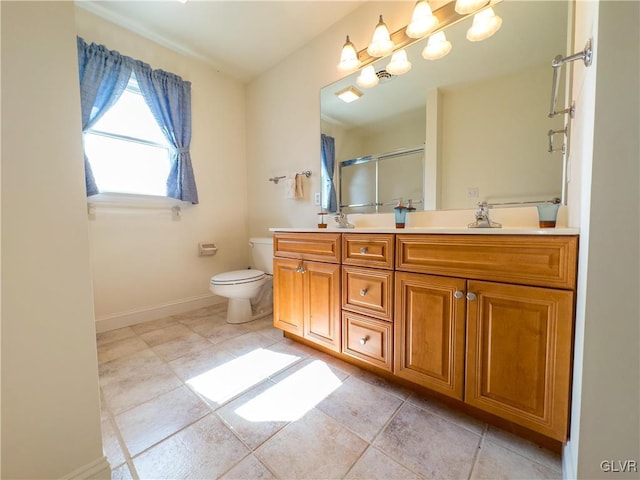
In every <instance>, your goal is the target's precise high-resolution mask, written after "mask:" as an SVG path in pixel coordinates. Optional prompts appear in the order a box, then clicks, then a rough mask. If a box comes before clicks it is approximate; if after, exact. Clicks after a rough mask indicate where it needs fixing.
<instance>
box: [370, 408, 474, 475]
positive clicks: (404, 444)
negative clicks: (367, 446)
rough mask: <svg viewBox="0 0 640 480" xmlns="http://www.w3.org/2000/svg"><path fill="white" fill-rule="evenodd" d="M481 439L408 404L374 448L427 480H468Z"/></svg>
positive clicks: (390, 423) (401, 409) (385, 430)
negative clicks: (442, 479) (440, 479)
mask: <svg viewBox="0 0 640 480" xmlns="http://www.w3.org/2000/svg"><path fill="white" fill-rule="evenodd" d="M480 438H481V437H480V436H478V435H475V434H473V433H471V432H470V431H468V430H465V429H463V428H461V427H458V426H457V425H455V424H453V423H451V422H448V421H446V420H444V419H442V418H441V417H438V416H436V415H433V414H431V413H428V412H426V411H425V410H422V409H420V408H418V407H416V406H415V405H411V404H409V403H405V404H404V405H403V406H402V407H401V408H400V410H399V411H398V413H397V414H396V415H395V416H394V417H393V419H392V420H391V422H389V424H388V425H387V426H386V427H385V429H384V431H383V432H382V433H381V434H380V435H379V436H378V438H377V439H376V440H375V441H374V446H376V447H377V448H379V449H380V450H382V451H384V452H385V453H386V454H387V455H389V456H390V457H391V458H393V459H394V460H396V461H397V462H399V463H400V464H402V465H404V466H406V467H407V468H409V469H410V470H412V471H414V472H416V473H418V474H420V475H422V476H424V477H427V478H447V479H458V478H464V479H466V478H468V475H469V473H470V472H471V467H472V465H473V460H474V458H475V455H476V450H477V448H478V445H479V443H480Z"/></svg>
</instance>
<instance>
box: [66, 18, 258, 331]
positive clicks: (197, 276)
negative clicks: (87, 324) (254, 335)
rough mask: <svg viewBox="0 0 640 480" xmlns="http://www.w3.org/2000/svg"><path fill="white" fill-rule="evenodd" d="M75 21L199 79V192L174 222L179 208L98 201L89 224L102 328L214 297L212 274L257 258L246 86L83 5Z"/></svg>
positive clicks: (195, 119) (89, 34) (194, 151)
mask: <svg viewBox="0 0 640 480" xmlns="http://www.w3.org/2000/svg"><path fill="white" fill-rule="evenodd" d="M76 28H77V33H78V35H79V36H81V37H83V38H84V39H85V40H86V41H87V42H96V43H99V44H103V45H105V46H106V47H107V48H109V49H112V50H118V51H119V52H120V53H122V54H123V55H128V56H131V57H133V58H136V59H139V60H142V61H144V62H146V63H148V64H150V65H151V66H152V68H160V69H163V70H167V71H170V72H173V73H175V74H177V75H180V76H181V77H182V78H184V79H185V80H188V81H190V82H191V95H192V124H193V132H192V142H191V158H192V161H193V168H194V173H195V177H196V184H197V187H198V196H199V200H200V203H199V204H198V205H193V206H192V205H186V206H183V213H182V219H181V220H180V221H172V219H171V214H170V211H165V212H164V213H157V212H156V213H149V212H145V211H140V210H138V211H135V212H133V213H132V212H131V211H127V210H113V209H110V210H105V209H97V210H96V216H95V219H92V220H90V222H89V232H90V241H91V261H92V267H93V284H94V292H95V308H96V317H97V320H98V323H99V327H98V328H99V329H104V328H103V327H101V325H102V324H108V325H111V326H117V325H118V324H120V325H122V324H124V323H128V322H129V321H133V320H137V319H151V318H158V316H162V314H163V313H165V314H166V313H167V312H168V313H175V310H171V307H176V305H178V306H179V305H180V304H183V307H182V309H183V310H184V309H186V310H188V309H190V308H192V307H193V306H195V304H194V303H184V302H189V301H190V300H194V301H196V300H206V299H213V297H212V296H211V294H210V293H209V290H208V287H209V280H210V278H211V276H212V275H214V274H216V273H220V272H223V271H228V270H235V269H241V268H246V266H247V265H248V262H249V249H248V237H247V223H246V219H247V188H246V178H247V166H246V160H245V141H246V138H245V98H244V86H243V85H242V84H241V83H240V82H238V81H235V80H232V79H230V78H228V77H226V76H224V75H222V74H220V73H218V72H216V71H215V70H214V68H213V67H211V66H209V65H206V64H204V63H202V62H200V61H198V60H194V59H191V58H188V57H185V56H183V55H180V54H178V53H176V52H173V51H171V50H168V49H166V48H164V47H162V46H160V45H158V44H156V43H154V42H151V41H150V40H147V39H145V38H143V37H140V36H138V35H136V34H134V33H132V32H130V31H128V30H125V29H123V28H120V27H118V26H116V25H115V24H113V23H110V22H108V21H106V20H104V19H102V18H100V17H97V16H95V15H93V14H91V13H88V12H87V11H85V10H82V9H80V8H77V9H76ZM202 241H207V242H215V243H216V244H217V246H218V253H217V255H216V256H214V257H198V255H197V252H198V248H197V247H198V242H202ZM217 300H221V299H217ZM212 301H216V299H213V300H212ZM162 307H167V308H162ZM145 312H147V315H145ZM147 317H149V318H147ZM102 320H104V322H101V321H102Z"/></svg>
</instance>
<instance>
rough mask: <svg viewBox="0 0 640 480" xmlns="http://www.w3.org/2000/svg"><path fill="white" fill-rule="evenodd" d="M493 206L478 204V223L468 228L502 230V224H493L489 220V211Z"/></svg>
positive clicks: (484, 203) (471, 224)
mask: <svg viewBox="0 0 640 480" xmlns="http://www.w3.org/2000/svg"><path fill="white" fill-rule="evenodd" d="M490 208H491V205H489V204H488V203H487V202H482V203H478V209H477V210H476V213H475V215H476V221H475V222H473V223H470V224H469V225H467V227H468V228H502V224H501V223H498V222H492V221H491V219H490V218H489V209H490Z"/></svg>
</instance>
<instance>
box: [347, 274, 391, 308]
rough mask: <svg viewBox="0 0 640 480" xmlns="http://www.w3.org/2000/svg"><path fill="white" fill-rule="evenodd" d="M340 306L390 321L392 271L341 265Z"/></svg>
mask: <svg viewBox="0 0 640 480" xmlns="http://www.w3.org/2000/svg"><path fill="white" fill-rule="evenodd" d="M342 308H344V309H347V310H351V311H354V312H358V313H364V314H365V315H372V316H374V317H377V318H380V319H381V320H387V321H391V319H392V318H393V317H392V316H393V272H391V271H389V270H376V269H373V268H357V267H349V266H343V267H342Z"/></svg>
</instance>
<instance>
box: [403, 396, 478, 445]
mask: <svg viewBox="0 0 640 480" xmlns="http://www.w3.org/2000/svg"><path fill="white" fill-rule="evenodd" d="M407 401H408V402H409V403H412V404H413V405H416V406H418V407H420V408H422V409H424V410H427V411H428V412H431V413H435V414H436V415H438V416H439V417H442V418H444V419H445V420H448V421H450V422H452V423H455V424H456V425H458V426H460V427H462V428H466V429H467V430H470V431H472V432H473V433H476V434H478V435H481V434H482V433H483V432H484V430H485V428H486V427H487V424H486V423H484V422H483V421H481V420H478V419H477V418H473V417H471V416H469V415H467V414H465V413H463V412H461V411H459V410H456V409H455V408H453V407H450V406H449V405H447V404H445V403H444V402H441V401H439V400H436V399H435V398H429V397H423V396H421V395H418V394H417V393H413V394H411V396H410V397H409V399H408V400H407Z"/></svg>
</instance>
